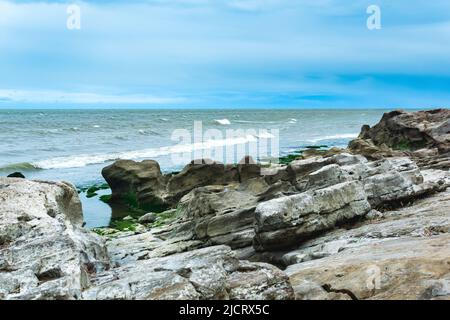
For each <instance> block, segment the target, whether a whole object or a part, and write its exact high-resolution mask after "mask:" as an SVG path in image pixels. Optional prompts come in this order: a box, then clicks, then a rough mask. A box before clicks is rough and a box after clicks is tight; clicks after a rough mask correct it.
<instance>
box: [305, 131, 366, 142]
mask: <svg viewBox="0 0 450 320" xmlns="http://www.w3.org/2000/svg"><path fill="white" fill-rule="evenodd" d="M357 137H358V133H343V134H335V135H330V136H322V137H318V138H314V139H309V140H308V141H310V142H318V141H326V140H339V139H355V138H357Z"/></svg>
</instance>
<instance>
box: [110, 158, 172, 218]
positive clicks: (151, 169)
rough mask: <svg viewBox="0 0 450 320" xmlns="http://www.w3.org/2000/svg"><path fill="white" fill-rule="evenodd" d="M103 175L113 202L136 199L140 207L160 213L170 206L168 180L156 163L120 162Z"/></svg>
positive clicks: (148, 161)
mask: <svg viewBox="0 0 450 320" xmlns="http://www.w3.org/2000/svg"><path fill="white" fill-rule="evenodd" d="M102 175H103V177H104V178H105V180H106V181H107V182H108V184H109V186H110V187H111V191H112V195H111V202H119V203H120V202H124V201H126V199H127V198H130V197H131V198H134V197H135V198H136V201H137V202H138V205H139V206H141V207H143V208H145V207H147V208H152V209H155V210H159V211H160V210H162V209H164V208H167V207H168V206H169V205H170V203H169V202H168V201H167V193H166V183H167V181H166V180H167V179H166V177H165V176H163V175H162V173H161V169H160V167H159V164H158V162H156V161H153V160H145V161H142V162H136V161H132V160H118V161H116V162H114V163H113V164H111V165H109V166H107V167H105V168H103V170H102Z"/></svg>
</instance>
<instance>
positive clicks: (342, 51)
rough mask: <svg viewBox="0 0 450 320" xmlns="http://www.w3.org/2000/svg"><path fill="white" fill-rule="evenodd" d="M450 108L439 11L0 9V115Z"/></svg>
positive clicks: (199, 5) (438, 4)
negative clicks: (376, 19)
mask: <svg viewBox="0 0 450 320" xmlns="http://www.w3.org/2000/svg"><path fill="white" fill-rule="evenodd" d="M71 4H76V5H78V7H79V8H80V18H81V20H80V22H81V23H80V26H81V29H68V28H67V20H68V18H69V14H68V13H67V8H68V6H69V5H71ZM373 4H374V5H378V6H379V8H380V10H381V29H378V30H369V29H368V28H367V19H368V17H369V16H370V14H368V13H367V12H366V10H367V8H368V6H369V5H373ZM449 105H450V1H448V0H433V1H423V0H369V1H366V0H355V1H342V0H131V1H130V0H128V1H117V0H116V1H106V0H103V1H101V0H97V1H5V0H0V109H10V108H94V107H106V108H123V107H144V108H258V107H263V108H283V107H289V108H390V109H392V108H431V107H449Z"/></svg>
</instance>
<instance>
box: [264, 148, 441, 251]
mask: <svg viewBox="0 0 450 320" xmlns="http://www.w3.org/2000/svg"><path fill="white" fill-rule="evenodd" d="M310 160H311V159H307V160H300V161H294V162H293V163H292V164H291V165H290V170H291V171H292V172H294V173H295V174H296V183H297V189H298V190H299V191H300V193H299V194H296V195H292V196H286V197H281V198H278V199H275V200H271V201H267V202H263V203H261V204H259V205H258V207H257V208H256V213H255V214H256V237H255V246H256V248H257V250H259V251H263V250H275V249H282V248H288V247H289V246H292V245H296V244H299V243H301V242H302V241H305V240H307V239H308V238H309V237H311V236H313V235H314V234H316V233H318V232H323V231H325V230H328V229H332V228H334V227H335V226H336V225H337V224H340V223H344V222H347V221H352V220H354V219H355V218H358V217H361V216H364V215H365V214H366V213H368V212H369V211H370V210H371V209H376V208H382V207H392V206H399V205H402V204H406V203H408V202H410V201H412V200H413V199H415V198H417V197H420V196H423V195H425V194H428V193H432V192H434V191H439V190H442V189H444V188H445V186H443V185H442V184H440V183H439V182H438V181H424V178H423V176H422V175H421V173H420V170H419V169H418V167H417V166H416V165H415V164H414V163H413V162H412V161H411V160H409V159H408V158H390V159H383V160H379V161H375V162H367V161H366V160H365V158H362V157H360V156H350V155H347V154H340V155H337V156H333V157H329V158H321V159H316V161H314V162H311V161H310ZM313 170H316V171H313Z"/></svg>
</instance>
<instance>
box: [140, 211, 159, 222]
mask: <svg viewBox="0 0 450 320" xmlns="http://www.w3.org/2000/svg"><path fill="white" fill-rule="evenodd" d="M155 220H156V214H154V213H153V212H149V213H146V214H144V215H143V216H142V217H140V218H139V219H138V221H139V223H153V222H155Z"/></svg>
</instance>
